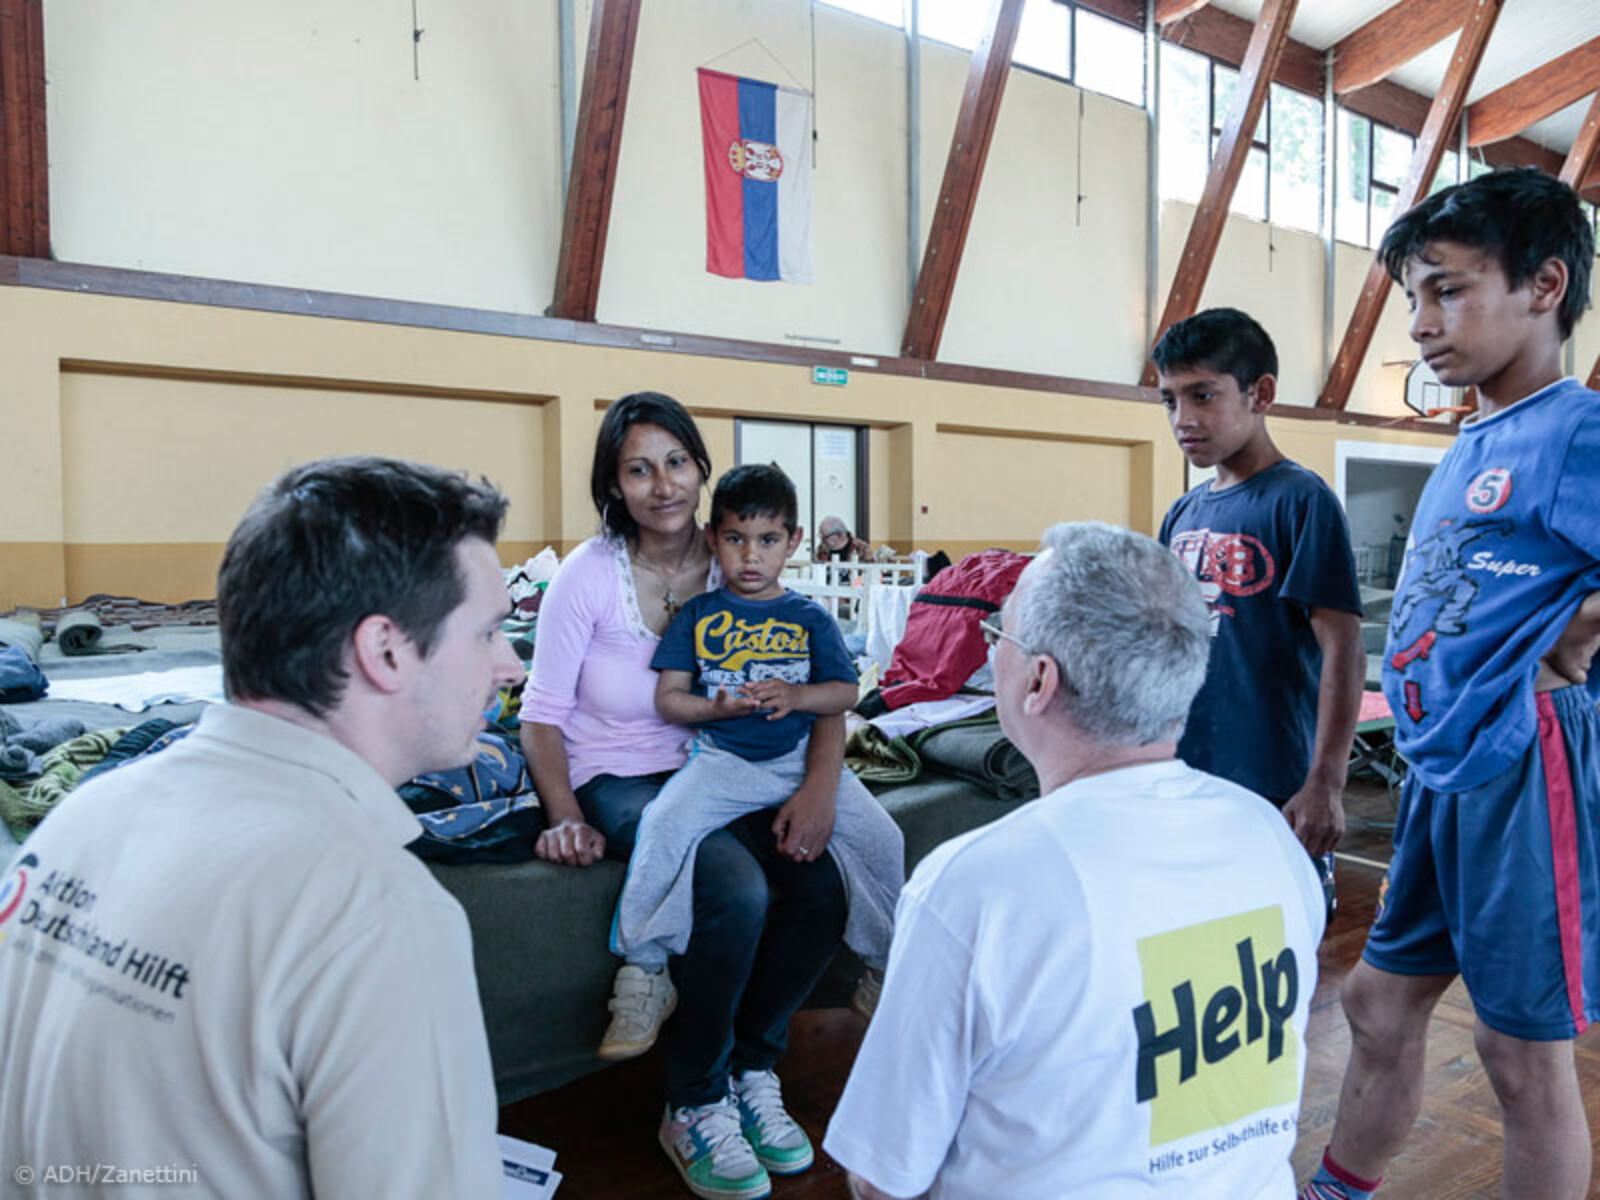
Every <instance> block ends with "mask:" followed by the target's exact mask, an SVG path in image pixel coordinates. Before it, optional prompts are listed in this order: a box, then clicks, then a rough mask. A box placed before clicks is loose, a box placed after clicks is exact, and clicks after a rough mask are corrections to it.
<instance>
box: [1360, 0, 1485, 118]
mask: <svg viewBox="0 0 1600 1200" xmlns="http://www.w3.org/2000/svg"><path fill="white" fill-rule="evenodd" d="M1472 3H1473V0H1400V3H1399V4H1396V5H1394V6H1393V7H1392V8H1386V9H1384V10H1383V11H1382V12H1381V13H1379V14H1378V15H1377V16H1375V17H1373V18H1372V20H1370V21H1368V22H1367V23H1366V24H1365V25H1363V26H1362V27H1361V28H1360V29H1357V30H1356V31H1355V32H1354V33H1351V34H1347V35H1346V36H1345V37H1344V38H1343V39H1341V40H1340V41H1338V42H1336V43H1335V44H1334V46H1333V51H1332V53H1333V90H1334V91H1335V92H1336V93H1337V94H1339V95H1341V96H1343V95H1344V94H1345V93H1346V92H1353V91H1356V90H1357V89H1359V88H1364V87H1368V86H1370V85H1371V84H1374V83H1377V82H1378V81H1379V80H1381V79H1387V78H1388V77H1389V74H1390V72H1392V71H1394V70H1395V69H1396V68H1397V67H1401V66H1404V65H1405V64H1406V63H1408V62H1410V61H1411V60H1412V59H1413V58H1415V57H1417V55H1419V54H1421V53H1422V52H1423V51H1424V50H1426V49H1428V47H1430V46H1432V45H1434V44H1435V43H1437V42H1441V41H1443V40H1444V39H1445V38H1447V37H1449V36H1450V35H1451V34H1452V33H1454V32H1455V31H1456V30H1458V29H1460V28H1461V27H1462V26H1463V25H1465V24H1466V23H1467V14H1468V13H1469V12H1471V11H1472Z"/></svg>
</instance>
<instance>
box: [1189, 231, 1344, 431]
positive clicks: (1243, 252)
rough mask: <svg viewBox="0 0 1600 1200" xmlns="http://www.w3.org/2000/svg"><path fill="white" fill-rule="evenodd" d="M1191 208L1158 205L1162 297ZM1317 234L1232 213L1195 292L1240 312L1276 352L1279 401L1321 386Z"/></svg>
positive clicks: (1302, 398) (1212, 304) (1307, 395)
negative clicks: (1258, 327)
mask: <svg viewBox="0 0 1600 1200" xmlns="http://www.w3.org/2000/svg"><path fill="white" fill-rule="evenodd" d="M1194 212H1195V209H1194V205H1192V204H1185V203H1183V202H1182V201H1179V200H1168V201H1165V202H1164V203H1163V204H1162V205H1161V298H1162V302H1163V303H1165V301H1166V296H1167V292H1168V291H1169V290H1170V289H1171V287H1172V277H1173V274H1174V273H1175V272H1176V270H1177V267H1178V260H1179V258H1180V257H1181V256H1182V254H1183V246H1184V241H1185V239H1186V238H1187V237H1188V233H1189V227H1190V225H1191V224H1192V223H1193V221H1194ZM1322 262H1323V259H1322V239H1321V238H1319V237H1317V236H1316V235H1315V234H1309V233H1299V232H1297V231H1295V230H1291V229H1281V228H1277V227H1274V226H1269V225H1267V224H1265V223H1264V222H1261V221H1252V220H1249V219H1248V218H1245V217H1238V216H1230V217H1229V218H1228V223H1227V226H1226V227H1225V228H1224V230H1223V233H1222V241H1221V242H1220V243H1219V244H1218V246H1217V257H1216V261H1215V262H1214V263H1213V265H1212V268H1211V273H1210V275H1209V276H1207V278H1206V287H1205V291H1204V292H1203V293H1202V294H1201V297H1200V307H1201V308H1219V307H1224V306H1226V307H1231V308H1238V309H1242V310H1243V311H1244V312H1247V313H1249V314H1250V315H1251V316H1252V317H1254V318H1255V319H1256V320H1257V321H1259V322H1261V326H1262V328H1263V329H1265V330H1266V331H1267V333H1268V334H1269V335H1270V336H1271V338H1272V342H1273V345H1275V346H1276V347H1277V349H1278V384H1279V395H1278V402H1279V403H1280V404H1285V405H1298V406H1305V407H1309V406H1311V405H1314V404H1316V402H1317V396H1318V394H1319V393H1320V391H1321V390H1322V375H1321V372H1322Z"/></svg>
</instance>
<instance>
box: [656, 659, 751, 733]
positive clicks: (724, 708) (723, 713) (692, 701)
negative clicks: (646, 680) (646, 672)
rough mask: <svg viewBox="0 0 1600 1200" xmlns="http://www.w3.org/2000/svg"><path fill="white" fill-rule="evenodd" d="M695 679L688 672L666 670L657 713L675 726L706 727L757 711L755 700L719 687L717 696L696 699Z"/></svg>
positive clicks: (658, 684)
mask: <svg viewBox="0 0 1600 1200" xmlns="http://www.w3.org/2000/svg"><path fill="white" fill-rule="evenodd" d="M693 683H694V676H692V675H691V674H690V673H689V672H688V671H662V672H661V673H660V676H659V677H658V678H657V679H656V711H657V712H658V713H660V714H661V719H662V720H663V721H668V722H670V723H672V724H673V725H704V724H706V723H708V722H710V721H724V720H727V719H728V718H729V717H743V716H747V715H748V714H750V713H752V712H754V711H755V707H756V705H755V701H753V700H750V699H748V698H747V697H744V696H736V695H734V694H733V693H732V692H729V691H727V690H725V689H722V688H718V689H717V692H716V694H715V695H714V696H696V695H695V694H694V691H693V690H692V688H693Z"/></svg>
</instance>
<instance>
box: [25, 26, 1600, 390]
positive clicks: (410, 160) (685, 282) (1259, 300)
mask: <svg viewBox="0 0 1600 1200" xmlns="http://www.w3.org/2000/svg"><path fill="white" fill-rule="evenodd" d="M417 4H418V13H419V20H420V23H421V25H422V26H423V28H424V29H425V31H426V32H425V34H424V36H423V38H422V41H421V44H420V79H414V78H413V74H412V38H411V4H410V3H409V0H340V2H339V3H337V4H327V3H319V2H318V0H276V2H275V3H272V4H261V3H257V2H255V0H140V2H139V3H137V4H133V3H113V2H112V0H51V2H50V3H49V4H48V5H46V8H45V13H46V29H45V39H46V59H47V74H48V90H47V96H48V105H49V122H50V151H51V178H50V186H51V203H52V229H53V236H54V243H55V253H56V256H57V257H58V258H60V259H63V260H68V261H78V262H88V263H96V264H103V265H109V266H119V267H132V268H139V269H146V270H153V271H162V272H173V273H180V274H189V275H197V276H206V277H213V278H222V279H239V280H248V281H252V282H261V283H269V284H280V285H287V286H293V287H306V288H313V289H319V290H328V291H336V292H353V293H358V294H365V295H377V296H389V297H396V298H402V299H410V300H418V301H425V302H434V303H443V304H457V305H466V306H471V307H478V308H488V309H501V310H509V311H516V312H532V313H538V312H543V311H544V310H545V308H546V306H547V305H548V304H549V302H550V298H551V294H552V290H553V285H554V275H555V265H556V259H557V255H558V252H559V246H560V237H561V220H562V198H561V163H560V146H561V130H560V76H559V59H558V54H559V47H558V33H557V7H558V6H557V0H417ZM575 9H576V20H577V29H578V38H577V51H578V59H579V66H580V69H581V60H582V57H583V51H584V48H585V45H586V41H587V28H588V21H589V16H590V12H591V9H592V3H591V0H577V3H576V4H575ZM813 35H814V36H813ZM730 52H731V53H730ZM921 56H922V58H921V61H922V68H923V77H922V87H923V111H922V121H923V132H922V137H923V154H922V161H921V173H920V181H921V188H922V195H923V204H922V221H923V230H922V235H923V237H924V238H925V237H926V232H927V228H928V226H929V225H930V224H931V222H932V219H933V213H934V210H935V207H936V205H937V201H938V193H939V186H940V182H941V179H942V175H943V171H944V164H945V159H946V155H947V153H948V150H949V145H950V138H951V133H952V131H953V129H954V124H955V119H956V113H957V110H958V107H959V104H960V97H961V93H962V89H963V87H964V84H965V80H966V76H967V70H968V56H967V55H966V54H965V53H964V52H962V51H958V50H956V49H954V48H952V47H949V46H945V45H942V44H939V43H931V42H930V43H925V44H924V46H923V48H922V50H921ZM708 63H709V64H713V65H715V66H717V67H718V68H720V69H723V70H727V71H730V72H733V73H746V74H750V75H754V76H758V77H761V78H766V79H772V80H775V81H778V82H781V83H785V84H794V83H796V82H798V83H799V84H801V85H805V86H810V85H811V83H812V79H813V74H814V77H815V89H816V101H815V102H816V126H817V134H818V139H817V143H816V149H817V161H816V166H815V175H814V185H815V186H814V195H815V216H814V221H815V237H814V241H815V247H816V274H817V282H816V283H815V284H814V285H812V286H807V287H801V286H795V285H790V284H782V283H755V282H750V281H745V280H728V279H722V278H719V277H716V276H713V275H710V274H707V273H706V271H705V269H704V227H705V226H704V222H705V200H704V187H703V180H702V167H701V157H700V154H701V152H700V121H699V112H698V101H697V93H696V87H695V68H696V67H698V66H701V65H705V64H708ZM905 85H906V69H905V40H904V36H903V34H902V33H901V32H900V31H899V30H897V29H893V28H890V27H889V26H886V25H882V24H879V23H877V22H874V21H870V20H867V19H864V18H861V17H858V16H855V15H853V14H850V13H846V12H842V11H839V10H837V9H833V8H829V7H825V6H816V7H815V8H814V9H813V6H812V4H811V3H810V2H809V0H670V2H669V0H662V2H659V3H650V4H646V5H644V6H643V12H642V18H641V26H640V30H639V40H638V44H637V49H636V53H635V59H634V75H633V82H632V87H631V89H630V95H629V101H628V110H627V121H626V124H625V127H624V134H623V144H622V154H621V160H620V164H619V171H618V180H617V186H616V191H615V196H614V200H613V207H612V218H611V227H610V239H609V243H608V246H607V251H606V258H605V270H604V274H603V277H602V286H601V290H600V297H599V310H598V316H599V318H600V320H602V321H606V322H611V323H615V324H622V325H636V326H647V327H655V328H664V329H678V330H685V331H689V332H696V333H704V334H712V335H720V336H726V337H736V338H748V339H753V340H759V341H767V342H777V343H785V342H788V343H791V344H794V343H801V344H804V343H805V342H806V341H807V340H808V339H815V341H814V343H813V344H817V345H822V346H835V345H837V346H839V347H841V348H844V349H849V350H856V351H861V352H865V353H869V354H894V353H896V352H897V351H898V348H899V344H900V339H901V335H902V332H903V329H904V324H905V317H906V309H907V302H908V298H907V291H908V280H907V268H906V230H905V226H906V203H907V202H906V155H905V138H906V129H907V117H906V95H905V91H906V86H905ZM1145 127H1146V118H1145V114H1144V112H1143V110H1142V109H1139V108H1135V107H1132V106H1129V105H1125V104H1122V103H1120V102H1118V101H1115V100H1110V99H1107V98H1105V97H1102V96H1098V95H1095V94H1093V93H1086V92H1080V91H1078V90H1077V89H1074V88H1071V87H1068V86H1066V85H1064V84H1062V83H1060V82H1058V81H1056V80H1053V79H1049V78H1046V77H1042V76H1039V75H1036V74H1034V73H1031V72H1029V71H1026V70H1014V71H1013V73H1012V76H1011V78H1010V80H1009V83H1008V86H1007V91H1006V95H1005V100H1004V103H1003V105H1002V108H1001V112H1000V116H999V121H998V125H997V127H996V132H995V137H994V142H993V144H992V146H991V150H990V154H989V158H988V163H987V171H986V176H985V180H984V186H983V190H982V192H981V193H980V197H979V202H978V206H977V209H976V212H975V214H974V217H973V221H972V225H971V229H970V231H969V236H968V239H967V245H966V251H965V255H964V258H963V263H962V270H961V273H960V276H959V282H958V284H957V288H956V291H955V295H954V297H953V300H952V305H951V311H950V315H949V319H948V321H947V324H946V327H945V335H944V341H943V346H942V349H941V354H940V357H941V358H943V359H945V360H946V361H953V362H965V363H972V364H977V365H983V366H994V367H1006V368H1013V369H1019V370H1027V371H1038V372H1045V373H1050V374H1062V375H1071V376H1078V377H1082V378H1089V379H1102V380H1112V381H1122V382H1132V381H1133V380H1134V379H1136V378H1137V376H1138V372H1139V369H1140V367H1141V366H1142V362H1143V356H1144V352H1145V346H1144V329H1145V324H1146V312H1145V260H1146V246H1145V237H1146V231H1145V209H1146V172H1145V148H1146V142H1145ZM1080 196H1081V198H1082V199H1081V201H1080V199H1079V197H1080ZM1192 217H1193V209H1192V207H1191V206H1189V205H1186V204H1181V203H1177V202H1168V203H1166V204H1164V205H1163V206H1162V215H1161V224H1160V229H1161V246H1160V251H1159V260H1160V267H1161V272H1160V273H1161V280H1162V289H1161V296H1162V298H1163V299H1164V297H1165V291H1166V286H1167V284H1168V283H1169V282H1170V279H1171V276H1172V271H1173V268H1174V265H1175V263H1176V260H1177V257H1178V255H1179V253H1180V252H1181V248H1182V245H1183V241H1184V237H1185V235H1186V233H1187V231H1188V227H1189V223H1190V221H1191V220H1192ZM1322 255H1323V250H1322V244H1321V241H1320V240H1319V239H1318V238H1317V237H1315V236H1314V235H1308V234H1303V233H1298V232H1294V231H1289V230H1283V229H1271V228H1269V227H1268V226H1266V225H1263V224H1261V223H1259V222H1254V221H1249V220H1245V219H1242V218H1238V217H1233V218H1230V220H1229V222H1228V226H1227V229H1226V232H1225V233H1224V236H1223V239H1222V244H1221V247H1220V250H1219V254H1218V257H1217V262H1216V265H1215V266H1214V267H1213V269H1212V272H1211V276H1210V279H1209V282H1208V285H1207V288H1206V291H1205V294H1204V296H1203V298H1202V303H1203V304H1205V305H1208V306H1209V305H1215V304H1233V305H1237V306H1239V307H1241V308H1244V309H1246V310H1247V311H1250V312H1252V313H1254V314H1256V315H1257V316H1259V317H1260V318H1261V319H1262V320H1263V323H1264V324H1266V325H1267V327H1268V329H1269V330H1270V332H1271V333H1272V334H1273V337H1274V339H1275V340H1276V342H1277V344H1278V347H1279V353H1280V358H1281V360H1282V364H1283V369H1282V382H1283V402H1284V403H1286V404H1312V403H1314V402H1315V399H1316V396H1317V393H1318V391H1319V390H1320V384H1321V375H1320V372H1321V364H1322V359H1323V329H1322V312H1321V306H1322V292H1323V284H1322V279H1323V258H1322ZM1369 261H1370V252H1368V251H1366V250H1363V249H1360V248H1358V247H1351V246H1344V245H1341V246H1340V247H1339V249H1338V259H1337V262H1338V267H1337V280H1336V284H1337V286H1336V296H1337V306H1336V307H1337V311H1336V313H1335V322H1334V330H1335V333H1334V336H1335V340H1336V342H1337V339H1338V338H1339V337H1340V336H1341V335H1342V333H1343V330H1344V326H1345V322H1346V321H1347V319H1348V316H1349V313H1350V311H1351V309H1352V308H1353V306H1354V303H1355V298H1356V295H1357V293H1358V291H1359V289H1360V286H1361V281H1362V278H1363V277H1364V274H1365V269H1366V265H1367V263H1368V262H1369ZM1405 325H1406V316H1405V312H1404V305H1403V303H1401V302H1400V299H1399V297H1398V295H1397V294H1396V295H1395V296H1394V297H1392V298H1391V301H1390V303H1389V304H1388V306H1387V308H1386V310H1385V313H1384V317H1383V320H1382V322H1381V323H1380V326H1379V328H1378V331H1377V335H1376V337H1375V338H1374V341H1373V349H1372V351H1371V353H1370V354H1369V356H1368V360H1367V364H1366V366H1364V367H1363V369H1362V371H1361V373H1360V376H1359V377H1358V379H1357V381H1356V386H1355V389H1354V392H1353V394H1352V397H1351V401H1350V408H1351V409H1352V410H1353V411H1357V412H1375V413H1383V414H1386V415H1395V416H1398V415H1401V413H1402V411H1403V410H1402V409H1401V407H1400V397H1401V387H1402V385H1403V380H1404V367H1403V366H1402V365H1397V366H1383V365H1381V364H1382V363H1383V362H1384V361H1386V360H1388V361H1393V362H1395V363H1404V362H1406V361H1409V360H1410V359H1411V357H1412V355H1413V353H1414V351H1413V349H1412V347H1411V344H1410V341H1409V339H1408V338H1407V337H1406V334H1405ZM1597 353H1600V318H1594V317H1590V318H1589V319H1587V320H1586V321H1585V322H1584V324H1583V325H1582V326H1581V327H1580V332H1579V338H1578V350H1577V357H1578V359H1579V365H1578V372H1579V374H1580V375H1586V374H1587V370H1588V367H1589V365H1590V364H1592V363H1593V361H1594V359H1595V356H1596V354H1597Z"/></svg>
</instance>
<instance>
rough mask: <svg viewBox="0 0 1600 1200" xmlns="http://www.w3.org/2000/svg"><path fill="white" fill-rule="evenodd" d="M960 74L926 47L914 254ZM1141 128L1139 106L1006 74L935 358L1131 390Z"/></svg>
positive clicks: (1138, 321) (1135, 362)
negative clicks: (1120, 385)
mask: <svg viewBox="0 0 1600 1200" xmlns="http://www.w3.org/2000/svg"><path fill="white" fill-rule="evenodd" d="M967 65H968V63H967V57H966V56H965V55H962V54H958V53H956V52H955V51H954V50H952V49H951V48H950V47H948V46H942V45H937V44H929V45H927V46H926V47H925V49H924V52H923V75H922V87H923V93H922V95H923V133H922V139H923V140H922V149H923V155H922V158H923V171H922V195H923V204H922V211H923V231H922V237H923V241H924V244H926V240H927V235H928V229H929V227H930V226H931V224H932V220H933V213H934V209H935V207H936V205H937V200H938V195H939V184H940V181H941V179H942V178H943V175H944V166H945V160H946V157H947V155H948V154H949V150H950V139H951V134H952V132H953V131H954V128H955V122H956V115H957V112H958V110H959V108H960V103H961V92H962V88H963V85H964V84H965V82H966V76H967ZM1080 101H1081V107H1080ZM1145 127H1146V117H1145V112H1144V110H1143V109H1142V108H1135V107H1134V106H1132V105H1129V104H1124V103H1122V102H1121V101H1119V100H1112V99H1108V98H1107V97H1104V96H1100V95H1096V94H1095V93H1093V92H1085V91H1080V90H1079V89H1077V88H1071V87H1066V86H1064V85H1063V84H1061V83H1060V82H1059V81H1057V80H1054V79H1050V78H1047V77H1045V76H1041V75H1037V74H1034V73H1033V72H1030V71H1023V70H1013V71H1012V72H1011V78H1010V80H1009V81H1008V82H1007V84H1006V93H1005V98H1004V100H1003V101H1002V103H1001V106H1000V116H999V119H998V121H997V123H996V125H995V132H994V140H993V141H992V142H991V144H990V146H989V159H988V162H987V164H986V166H985V169H984V176H983V189H982V190H981V191H980V192H979V194H978V205H977V208H976V210H975V211H974V213H973V217H972V224H971V227H970V228H969V230H968V233H967V245H966V251H965V253H964V255H963V256H962V260H961V273H960V275H959V276H958V277H957V280H956V289H955V294H954V296H953V297H952V299H951V304H950V314H949V317H948V319H947V321H946V323H945V331H944V340H943V344H942V345H941V347H940V351H939V357H940V358H941V359H944V360H946V361H949V362H962V363H972V364H976V365H981V366H993V367H1006V368H1010V369H1012V370H1019V371H1039V372H1043V373H1045V374H1051V375H1072V376H1076V377H1078V378H1082V379H1107V380H1116V381H1119V382H1126V383H1132V382H1134V381H1136V380H1137V379H1138V377H1139V371H1140V369H1141V367H1142V365H1143V356H1144V330H1145V271H1144V262H1145V249H1144V247H1145V196H1146V180H1145ZM1080 142H1081V157H1080ZM1080 193H1081V195H1082V196H1083V200H1082V203H1081V204H1079V203H1078V200H1077V197H1078V196H1079V194H1080Z"/></svg>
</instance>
